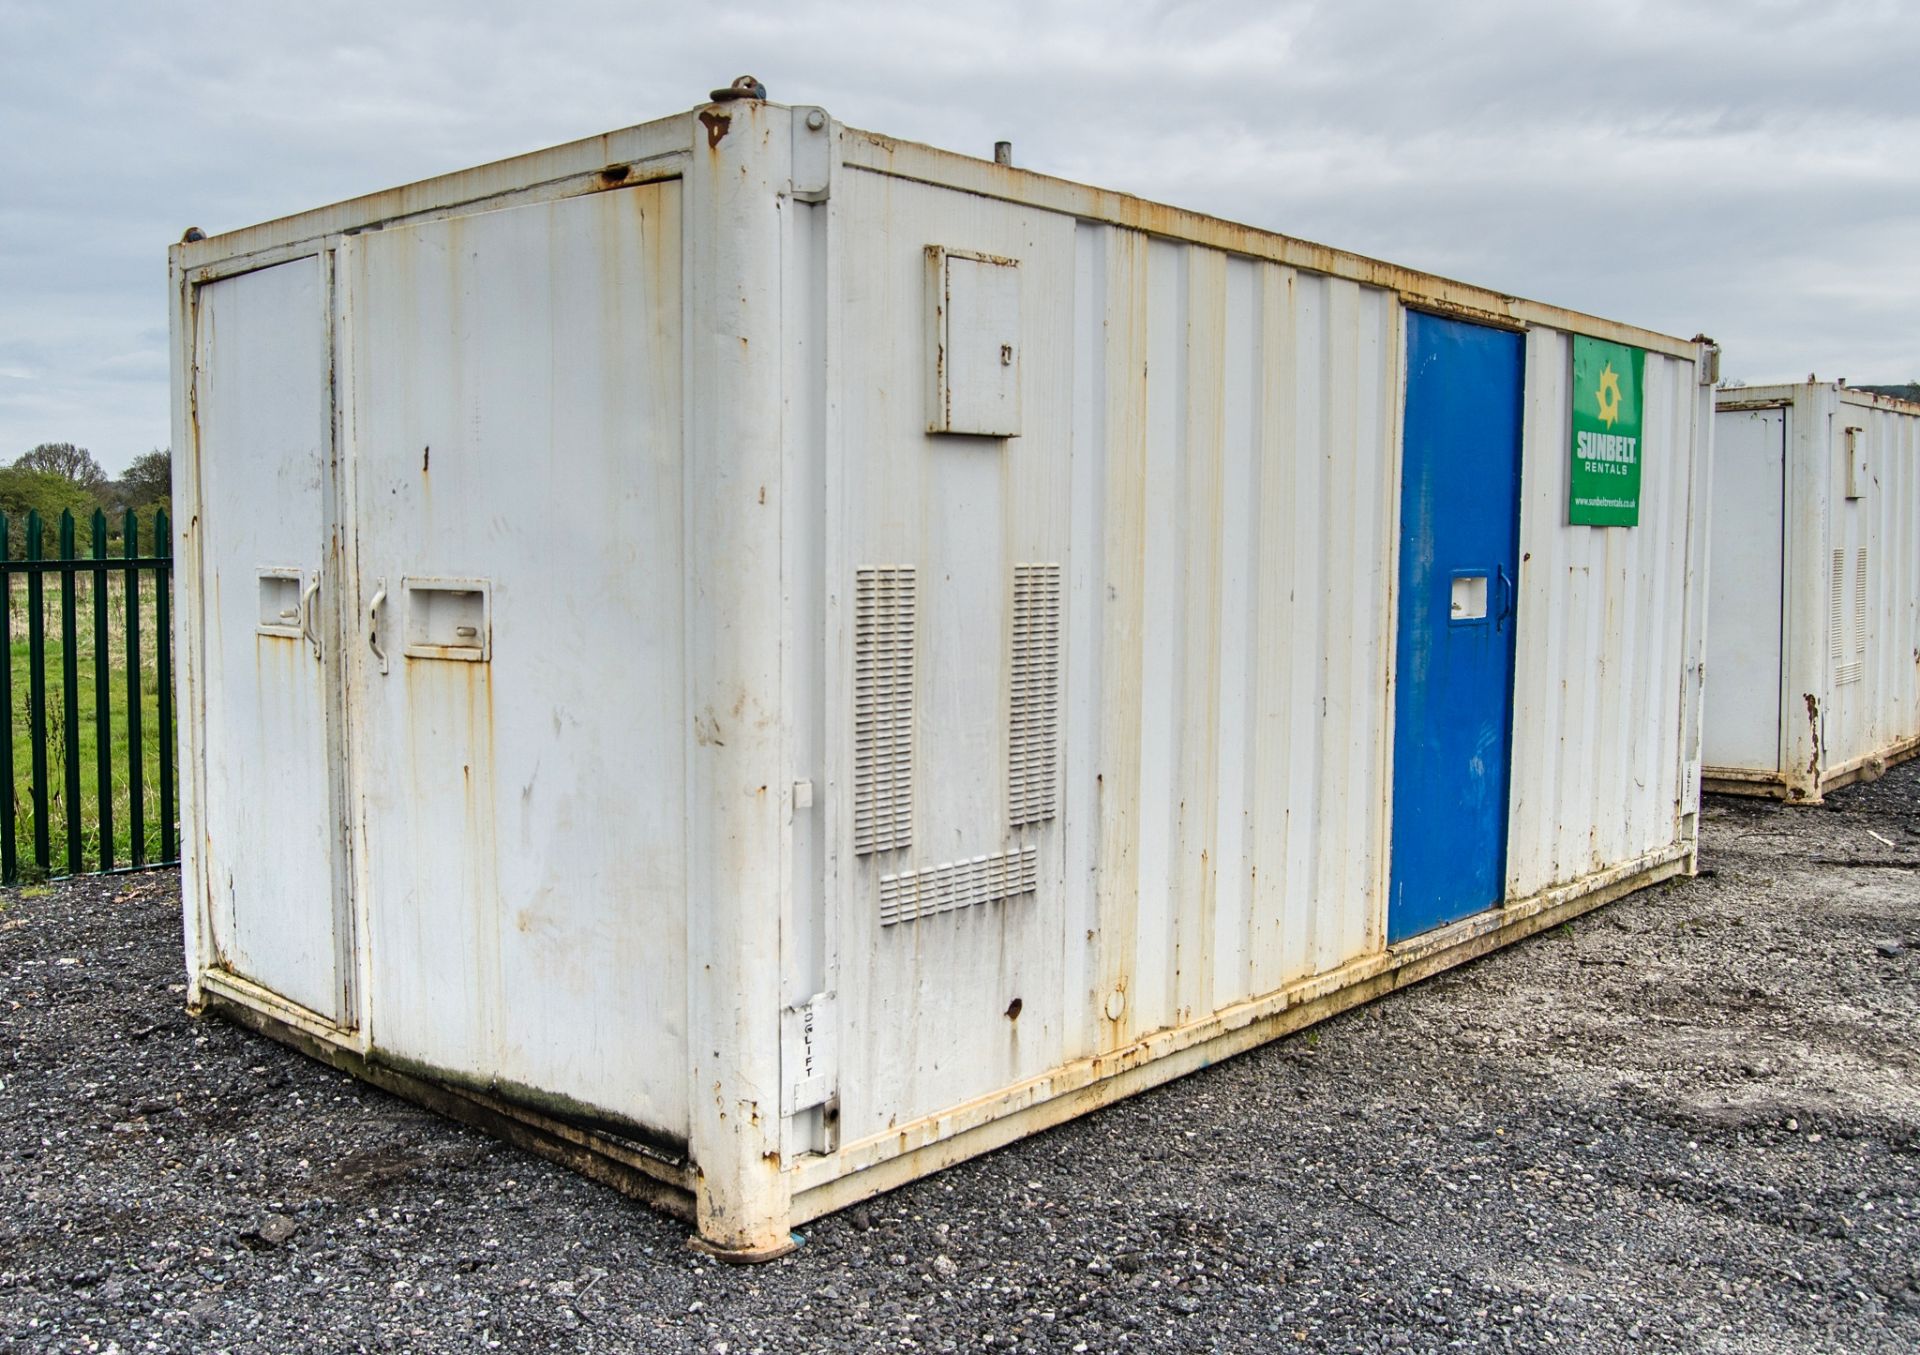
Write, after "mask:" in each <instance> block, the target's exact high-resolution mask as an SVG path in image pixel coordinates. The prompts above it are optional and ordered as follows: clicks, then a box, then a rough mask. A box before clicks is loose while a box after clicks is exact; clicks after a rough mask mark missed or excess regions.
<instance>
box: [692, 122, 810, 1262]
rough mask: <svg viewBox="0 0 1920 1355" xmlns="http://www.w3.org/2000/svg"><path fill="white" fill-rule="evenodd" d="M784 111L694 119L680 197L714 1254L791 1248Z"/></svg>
mask: <svg viewBox="0 0 1920 1355" xmlns="http://www.w3.org/2000/svg"><path fill="white" fill-rule="evenodd" d="M790 118H791V114H790V113H789V111H788V110H787V109H785V108H781V107H777V106H774V105H769V104H766V103H763V102H760V101H757V100H751V99H743V100H736V101H733V102H727V103H715V104H710V105H707V106H705V107H702V108H699V109H696V110H694V112H693V114H692V115H691V122H692V129H691V130H692V138H693V145H692V154H691V158H690V162H689V165H688V169H687V180H686V187H687V191H686V193H685V199H684V200H685V204H686V208H685V210H686V219H685V239H686V242H687V243H686V252H685V267H686V274H685V279H684V297H685V301H684V305H685V314H684V320H685V335H686V352H685V367H684V371H685V377H684V380H685V391H684V394H685V403H684V409H685V420H686V440H685V456H686V473H685V476H684V480H683V483H684V485H685V495H686V498H685V502H684V505H683V520H684V522H685V539H686V542H687V570H686V589H687V592H686V599H685V601H686V618H687V619H686V641H687V663H688V671H687V711H686V718H687V731H686V740H687V742H686V750H687V789H688V836H687V885H688V898H687V907H688V913H687V958H688V985H687V1038H688V1051H687V1053H688V1059H687V1069H688V1078H689V1088H688V1090H689V1107H690V1115H691V1122H690V1125H689V1143H688V1147H689V1155H690V1157H691V1161H692V1167H693V1177H694V1194H695V1204H696V1209H697V1218H698V1225H697V1226H698V1233H699V1236H698V1238H697V1239H696V1242H697V1243H698V1244H699V1245H701V1246H702V1247H703V1248H704V1249H706V1250H709V1251H712V1252H714V1253H716V1254H717V1255H720V1256H722V1257H723V1258H725V1259H730V1260H759V1259H763V1258H766V1257H769V1256H774V1255H778V1254H780V1253H781V1252H783V1251H786V1250H788V1249H790V1248H791V1247H792V1245H793V1244H792V1241H791V1234H790V1216H791V1211H792V1198H791V1185H790V1182H789V1179H788V1177H787V1174H786V1171H785V1168H784V1163H783V1161H782V1159H781V1154H780V1110H781V1098H780V917H781V913H782V890H783V889H784V888H785V877H784V875H783V872H782V869H781V861H782V841H783V835H784V833H785V831H786V825H785V806H786V798H785V796H784V795H783V794H782V790H783V787H784V785H785V782H784V780H783V779H782V766H783V763H782V756H783V750H782V730H783V728H784V726H785V722H786V719H787V713H786V712H785V711H784V710H783V708H782V699H781V693H782V691H783V682H782V658H783V656H782V653H781V634H782V629H783V628H782V605H781V576H780V570H781V531H780V525H781V519H782V496H783V494H784V492H785V486H784V485H783V484H782V479H781V465H782V455H783V448H782V436H783V427H782V417H781V416H782V407H783V395H784V391H783V385H782V379H781V378H782V370H783V361H784V358H783V349H782V345H781V342H780V338H781V295H782V288H781V275H782V260H781V241H782V238H783V235H784V222H783V217H784V215H785V213H786V212H787V211H788V210H790V205H789V202H788V200H787V197H786V193H787V189H788V179H789V165H790V161H791V158H792V135H791V129H790V127H789V122H790Z"/></svg>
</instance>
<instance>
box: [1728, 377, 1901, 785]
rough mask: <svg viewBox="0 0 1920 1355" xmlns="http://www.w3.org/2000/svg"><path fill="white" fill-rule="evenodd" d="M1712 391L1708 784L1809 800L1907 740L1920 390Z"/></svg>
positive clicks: (1893, 754)
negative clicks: (1906, 396)
mask: <svg viewBox="0 0 1920 1355" xmlns="http://www.w3.org/2000/svg"><path fill="white" fill-rule="evenodd" d="M1716 405H1717V409H1718V412H1717V413H1716V415H1715V416H1714V423H1715V429H1716V436H1717V438H1718V440H1719V456H1718V460H1717V462H1716V464H1715V466H1714V471H1713V493H1712V505H1713V507H1712V529H1713V579H1712V599H1711V603H1710V605H1709V607H1708V618H1709V619H1708V627H1709V632H1708V651H1707V661H1708V663H1709V665H1710V666H1711V668H1712V673H1713V679H1712V681H1711V683H1709V685H1708V695H1707V709H1706V716H1705V721H1706V730H1705V739H1706V757H1705V761H1706V771H1705V777H1706V782H1707V785H1708V787H1709V788H1710V789H1713V790H1721V791H1731V792H1736V793H1741V794H1750V795H1771V796H1776V797H1779V798H1781V799H1785V800H1788V801H1792V802H1796V803H1804V804H1817V803H1819V801H1820V800H1821V798H1822V797H1823V796H1824V794H1825V793H1826V792H1827V791H1829V790H1832V789H1834V788H1835V787H1837V786H1842V785H1845V784H1846V783H1847V782H1849V781H1852V780H1855V779H1857V778H1858V777H1861V776H1863V775H1864V776H1869V777H1871V776H1876V775H1878V774H1879V773H1880V772H1881V771H1882V770H1883V769H1884V768H1885V767H1886V766H1887V764H1888V763H1889V762H1893V761H1897V760H1899V759H1902V758H1906V757H1910V756H1912V755H1913V753H1914V751H1915V750H1916V748H1920V405H1917V404H1914V403H1912V402H1910V401H1906V400H1897V399H1893V398H1891V397H1888V396H1884V395H1874V394H1872V393H1870V392H1867V391H1858V390H1850V389H1848V388H1847V387H1845V386H1842V385H1838V384H1835V383H1831V382H1826V383H1808V384H1798V385H1787V386H1747V387H1736V388H1732V389H1727V390H1722V391H1720V392H1719V393H1718V395H1717V397H1716Z"/></svg>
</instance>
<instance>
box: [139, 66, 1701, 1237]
mask: <svg viewBox="0 0 1920 1355" xmlns="http://www.w3.org/2000/svg"><path fill="white" fill-rule="evenodd" d="M172 265H173V280H174V284H175V288H176V306H177V309H176V312H175V325H176V330H175V340H176V342H175V354H176V361H177V364H178V366H177V368H176V382H175V389H176V391H177V407H176V420H177V427H176V437H177V439H178V441H177V443H176V445H177V446H179V447H181V448H183V449H185V452H186V455H184V456H183V457H182V458H181V462H180V466H181V469H180V473H179V484H178V487H177V499H178V503H179V507H180V513H179V521H180V524H181V527H180V533H179V542H178V554H179V559H180V566H179V567H180V570H181V577H182V579H183V581H184V586H185V588H186V590H187V598H186V605H185V606H183V607H182V609H181V612H182V620H181V633H182V637H183V648H182V652H183V654H184V655H185V656H186V659H185V668H184V683H185V697H184V702H183V710H184V711H185V712H186V713H187V714H186V718H185V730H184V739H183V746H184V756H185V759H186V761H185V765H186V766H187V767H189V768H190V771H191V774H190V776H189V778H188V782H189V791H188V795H189V800H188V806H187V819H188V823H189V825H190V826H189V831H188V832H187V835H186V838H187V857H188V868H187V869H188V877H187V878H188V893H187V908H186V925H187V958H188V962H189V965H190V967H191V970H192V987H191V990H190V996H191V1000H192V1001H193V1002H195V1003H205V1004H209V1005H217V1006H220V1007H223V1008H225V1009H227V1010H228V1011H230V1012H232V1013H234V1014H235V1015H237V1016H238V1017H239V1018H240V1019H243V1020H247V1021H250V1022H252V1023H254V1024H256V1025H258V1026H260V1027H262V1028H264V1029H267V1030H269V1031H271V1032H272V1033H274V1034H275V1035H277V1036H279V1037H280V1038H283V1039H288V1040H291V1041H293V1042H295V1043H297V1044H299V1045H301V1046H302V1047H304V1048H306V1049H308V1050H309V1051H311V1052H313V1053H315V1054H317V1055H319V1056H321V1057H324V1058H328V1059H331V1060H333V1061H334V1062H336V1063H339V1064H341V1065H342V1066H345V1067H348V1068H351V1069H353V1070H354V1071H355V1072H357V1073H358V1074H360V1075H361V1076H364V1077H367V1078H370V1079H372V1080H374V1081H376V1082H380V1083H381V1084H383V1085H386V1086H390V1087H394V1088H398V1089H400V1090H402V1091H405V1092H406V1093H408V1094H410V1095H413V1096H416V1097H419V1098H421V1099H423V1100H426V1101H427V1102H429V1103H430V1104H433V1105H436V1106H438V1107H440V1108H442V1109H444V1110H446V1111H448V1112H449V1113H452V1114H456V1115H460V1116H462V1117H464V1118H467V1119H470V1120H475V1121H478V1122H480V1123H482V1124H486V1125H488V1126H490V1127H491V1128H493V1129H494V1130H495V1131H496V1132H500V1133H504V1134H506V1135H508V1136H509V1137H512V1138H514V1139H516V1140H517V1141H520V1142H523V1143H526V1144H529V1145H531V1146H534V1147H537V1148H539V1149H540V1150H542V1151H545V1152H548V1153H551V1154H554V1155H556V1156H559V1157H562V1158H564V1159H566V1160H568V1161H571V1162H573V1163H575V1164H576V1165H578V1166H580V1167H582V1168H583V1169H585V1170H588V1171H590V1172H593V1173H595V1174H596V1175H598V1176H600V1177H602V1178H604V1179H608V1180H612V1181H614V1182H616V1183H617V1184H619V1185H620V1186H622V1187H623V1188H625V1189H627V1190H630V1191H633V1192H635V1193H637V1194H641V1195H643V1196H646V1197H648V1198H651V1199H653V1200H654V1201H656V1202H657V1203H659V1204H661V1205H663V1206H664V1207H666V1208H668V1209H671V1210H675V1211H677V1212H679V1213H681V1214H682V1215H684V1216H685V1217H687V1218H689V1219H691V1220H693V1221H694V1222H695V1223H696V1226H697V1228H698V1230H699V1232H700V1234H701V1235H702V1236H703V1237H704V1238H705V1239H706V1240H707V1242H709V1243H710V1244H714V1245H717V1246H719V1247H721V1248H725V1249H729V1250H731V1251H732V1252H735V1253H737V1254H741V1255H762V1254H766V1253H768V1252H770V1251H774V1250H777V1249H778V1248H779V1247H781V1246H783V1245H785V1242H786V1239H787V1237H788V1230H789V1228H790V1227H791V1226H792V1225H793V1224H795V1223H797V1222H800V1221H803V1220H805V1219H808V1218H811V1217H814V1216H817V1215H819V1214H822V1213H824V1212H827V1211H830V1210H833V1209H836V1208H839V1207H841V1206H843V1205H845V1204H847V1203H849V1202H850V1201H853V1200H856V1199H859V1198H861V1197H863V1196H866V1195H869V1194H872V1193H873V1192H876V1191H879V1190H884V1189H886V1188H888V1187H890V1186H893V1185H898V1184H900V1183H901V1182H904V1181H907V1180H910V1179H912V1178H914V1177H917V1176H920V1175H922V1174H925V1173H927V1172H930V1171H933V1170H935V1169H937V1168H939V1167H942V1166H945V1165H948V1164H950V1163H953V1162H956V1161H959V1160H961V1159H963V1158H966V1157H969V1156H971V1155H974V1154H977V1153H980V1152H983V1151H986V1150H988V1149H991V1148H993V1147H995V1146H997V1145H1000V1144H1004V1143H1006V1142H1008V1141H1009V1140H1011V1139H1014V1138H1016V1137H1018V1136H1020V1135H1023V1134H1027V1133H1031V1132H1033V1131H1035V1130H1038V1129H1040V1128H1042V1127H1044V1126H1046V1125H1048V1124H1051V1123H1054V1122H1056V1121H1059V1120H1062V1119H1065V1118H1067V1117H1069V1116H1073V1115H1076V1114H1079V1113H1081V1112H1084V1111H1087V1110H1090V1109H1092V1108H1094V1107H1095V1106H1098V1105H1100V1104H1102V1103H1103V1102H1107V1101H1110V1100H1112V1099H1114V1098H1117V1097H1120V1096H1124V1095H1127V1094H1129V1093H1131V1092H1135V1091H1138V1090H1140V1089H1142V1088H1144V1087H1147V1086H1150V1085H1152V1084H1154V1083H1157V1082H1160V1081H1163V1080H1165V1079H1167V1078H1171V1077H1174V1076H1177V1075H1179V1074H1181V1073H1184V1072H1187V1071H1190V1070H1192V1069H1195V1068H1199V1067H1202V1066H1204V1065H1205V1064H1207V1063H1209V1062H1211V1061H1213V1060H1216V1059H1219V1058H1221V1057H1224V1056H1226V1055H1229V1054H1232V1053H1235V1052H1237V1051H1239V1050H1243V1049H1246V1048H1248V1047H1250V1046H1253V1045H1255V1044H1258V1043H1260V1042H1262V1041H1265V1040H1270V1039H1272V1038H1274V1037H1275V1036H1278V1035H1280V1034H1283V1033H1285V1032H1286V1031H1289V1030H1291V1029H1294V1028H1297V1027H1299V1026H1301V1025H1303V1024H1305V1023H1308V1022H1311V1021H1314V1020H1317V1019H1320V1018H1321V1017H1324V1016H1326V1015H1328V1014H1330V1013H1332V1012H1335V1011H1338V1010H1340V1009H1342V1008H1344V1007H1347V1006H1349V1005H1352V1004H1354V1003H1356V1002H1359V1001H1362V1000H1364V999H1366V998H1369V997H1373V996H1375V995H1378V994H1381V993H1384V992H1387V991H1390V990H1391V989H1393V988H1395V987H1397V986H1399V985H1401V984H1404V983H1408V982H1411V981H1413V980H1414V979H1417V978H1419V977H1421V976H1423V975H1427V974H1431V973H1433V972H1435V971H1436V970H1438V969H1441V968H1444V967H1446V966H1448V965H1452V964H1455V963H1458V962H1459V961H1462V960H1465V959H1467V958H1470V957H1471V956H1473V955H1476V954H1479V953H1481V952H1483V951H1485V950H1487V949H1489V948H1491V947H1494V946H1498V945H1501V944H1503V943H1505V942H1507V941H1510V940H1513V939H1515V938H1517V937H1520V936H1524V935H1526V934H1528V933H1529V932H1532V931H1535V930H1538V929H1539V928H1542V927H1545V926H1549V925H1552V924H1554V923H1557V922H1559V921H1560V920H1562V919H1564V918H1566V917H1569V916H1571V915H1573V914H1575V913H1578V912H1580V911H1582V910H1584V909H1587V908H1590V907H1593V906H1595V905H1597V904H1600V903H1603V902H1605V901H1606V900H1608V899H1611V898H1614V897H1617V896H1618V895H1620V894H1621V893H1623V892H1625V891H1628V890H1631V889H1635V888H1638V887H1640V886H1643V885H1646V884H1649V883H1651V882H1653V881H1656V880H1660V879H1662V878H1664V877H1667V876H1671V875H1673V874H1676V873H1678V872H1683V871H1687V870H1690V869H1691V868H1692V865H1693V862H1694V854H1695V813H1694V806H1695V800H1696V789H1697V778H1698V747H1699V720H1698V715H1699V692H1700V647H1701V625H1702V613H1703V605H1704V602H1705V594H1704V590H1703V585H1702V577H1701V565H1702V558H1703V547H1704V537H1703V532H1702V531H1701V530H1700V529H1701V527H1702V525H1703V522H1702V521H1701V520H1700V519H1698V517H1697V510H1696V504H1697V502H1698V500H1699V497H1700V495H1701V494H1702V493H1703V492H1704V486H1705V481H1704V476H1705V473H1706V471H1707V461H1708V458H1707V448H1708V446H1709V437H1710V428H1711V406H1710V404H1709V403H1708V401H1709V399H1710V390H1709V388H1708V387H1706V386H1703V385H1702V374H1703V370H1704V364H1705V362H1706V360H1707V358H1708V357H1709V356H1710V352H1709V350H1708V349H1706V348H1705V347H1703V345H1701V344H1699V343H1696V342H1691V341H1682V340H1679V339H1674V338H1669V337H1666V336H1663V335H1659V334H1654V333H1650V332H1647V331H1643V330H1639V329H1634V328H1631V327H1628V326H1625V325H1621V324H1616V323H1613V322H1610V321H1605V320H1599V319H1594V318H1592V317H1588V316H1582V315H1575V314H1572V313H1569V312H1566V311H1562V310H1558V309H1555V308H1553V307H1550V306H1544V305H1537V304H1534V303H1531V302H1525V301H1519V300H1515V299H1513V298H1510V297H1506V296H1502V295H1500V294H1497V293H1495V292H1491V291H1487V290H1483V289H1481V288H1477V287H1472V286H1467V285H1465V284H1461V283H1456V282H1450V281H1446V280H1443V279H1440V278H1435V277H1429V276H1426V275H1423V274H1419V273H1414V272H1409V271H1407V270H1405V269H1401V268H1397V267H1394V266H1391V265H1388V264H1383V263H1379V262H1375V261H1373V260H1369V259H1365V258H1361V257H1359V256H1356V255H1353V254H1347V253H1343V252H1341V251H1338V250H1334V249H1329V248H1325V247H1323V246H1319V245H1314V244H1308V243H1305V242H1302V241H1299V240H1294V239H1290V238H1287V237H1284V236H1279V235H1273V234H1268V233H1266V232H1263V231H1259V230H1254V229H1251V228H1249V227H1244V226H1237V225H1233V224H1230V223H1227V222H1223V221H1218V220H1213V219H1210V218H1207V217H1203V216H1198V215H1194V214H1192V213H1188V212H1182V211H1178V210H1175V209H1173V208H1169V207H1162V206H1156V205H1153V204H1150V203H1146V202H1142V201H1139V200H1136V199H1133V198H1129V197H1124V196H1121V195H1119V194H1115V193H1109V192H1104V191H1101V190H1099V189H1095V188H1089V187H1085V186H1083V185H1080V184H1075V183H1067V182H1063V181H1061V180H1058V179H1052V178H1048V177H1045V176H1043V175H1039V174H1034V173H1029V172H1026V171H1023V170H1020V169H1016V168H1012V167H1010V166H1004V165H996V164H993V163H989V162H986V161H983V160H977V159H972V158H969V157H966V156H962V155H955V154H951V153H948V152H944V151H938V150H933V149H930V148H928V147H925V146H919V145H911V144H907V143H902V142H897V141H892V140H888V139H886V138H884V137H880V136H875V135H873V134H870V133H867V132H861V131H856V130H854V129H852V128H849V127H845V126H843V125H841V124H840V123H838V122H835V121H833V120H832V119H831V118H829V117H828V116H827V115H826V114H825V113H824V112H823V111H822V110H820V109H815V108H788V107H782V106H779V105H775V104H769V103H760V102H754V101H750V100H749V101H736V102H731V103H719V104H711V105H707V106H703V107H701V108H697V109H695V110H693V111H691V112H689V113H684V114H680V115H677V116H674V117H669V118H665V119H662V120H661V121H658V122H652V123H648V124H646V125H644V126H640V127H635V128H630V129H628V130H626V131H621V132H614V133H610V134H608V135H606V136H602V137H596V138H593V139H591V140H587V141H581V142H577V143H575V144H572V145H568V146H562V147H558V148H556V149H553V150H548V151H542V152H539V153H537V154H533V155H527V156H523V157H520V158H518V159H514V160H508V161H503V162H501V163H498V164H495V165H490V166H487V167H484V168H481V169H475V170H471V171H467V172H465V173H460V174H454V175H449V176H447V177H444V178H440V179H434V180H430V181H428V182H425V183H420V184H416V185H412V186H409V187H405V188H399V189H395V190H392V191H389V192H385V193H380V194H376V195H374V196H371V197H367V198H361V199H357V200H355V201H352V202H347V203H343V204H340V205H338V206H333V207H327V208H322V209H320V210H318V211H313V212H309V213H306V214H303V215H300V216H295V217H290V218H287V219H285V220H282V221H277V222H272V223H269V224H267V225H263V226H257V227H253V228H251V229H247V230H242V231H236V232H233V233H231V234H227V235H222V236H217V237H215V238H212V239H208V240H202V241H195V242H191V243H184V244H182V245H180V246H179V247H177V248H176V249H175V250H174V252H173V255H172ZM1576 340H1581V341H1583V342H1585V341H1593V342H1596V343H1601V344H1604V345H1609V346H1612V347H1613V348H1617V349H1619V350H1620V351H1623V352H1627V353H1630V354H1638V355H1640V356H1639V357H1638V358H1636V359H1635V361H1637V362H1638V363H1639V364H1640V367H1641V368H1642V370H1643V377H1642V382H1643V386H1644V388H1643V389H1639V390H1635V391H1633V392H1632V397H1633V398H1632V405H1633V408H1632V410H1631V411H1630V412H1631V414H1632V417H1633V418H1634V419H1636V420H1638V423H1639V425H1640V427H1641V429H1642V430H1643V432H1642V439H1641V441H1642V445H1641V446H1640V447H1639V448H1638V449H1637V459H1636V463H1635V464H1636V469H1637V478H1636V480H1635V483H1634V485H1633V488H1632V495H1633V498H1632V509H1631V511H1632V516H1633V525H1630V526H1616V527H1593V526H1587V525H1574V524H1572V523H1571V522H1570V516H1571V505H1572V502H1573V497H1571V488H1570V486H1571V483H1572V480H1571V477H1572V474H1573V465H1574V458H1573V455H1572V450H1573V442H1572V438H1571V432H1572V426H1573V422H1574V403H1575V400H1576V397H1578V398H1579V399H1582V400H1588V399H1593V398H1598V397H1596V396H1595V395H1594V393H1593V392H1587V393H1586V394H1584V395H1583V394H1581V393H1579V392H1577V391H1576V390H1575V389H1574V384H1575V383H1574V381H1573V373H1574V371H1575V361H1574V348H1575V346H1576ZM1614 369H1615V370H1616V371H1617V370H1618V360H1615V368H1614ZM1608 401H1610V397H1607V398H1606V399H1604V400H1603V403H1608ZM1608 407H1609V408H1613V407H1612V405H1611V404H1610V403H1609V404H1608ZM1596 408H1597V406H1596ZM1613 414H1614V417H1615V418H1616V419H1620V418H1625V417H1626V413H1625V412H1622V410H1621V409H1614V411H1613ZM1616 431H1617V430H1616ZM1626 493H1627V491H1626V490H1624V489H1621V490H1617V491H1610V492H1609V497H1611V498H1618V499H1619V500H1620V501H1621V502H1626V498H1625V495H1626ZM1622 511H1624V510H1622Z"/></svg>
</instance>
